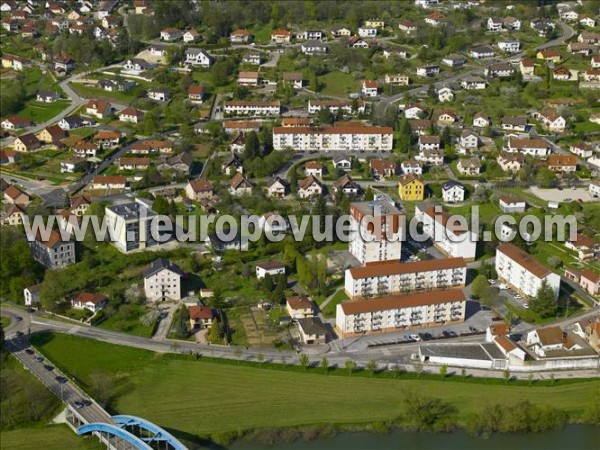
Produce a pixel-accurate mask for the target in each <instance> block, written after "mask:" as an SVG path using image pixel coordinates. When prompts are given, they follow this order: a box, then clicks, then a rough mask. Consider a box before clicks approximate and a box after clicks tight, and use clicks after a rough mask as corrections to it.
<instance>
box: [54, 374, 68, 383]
mask: <svg viewBox="0 0 600 450" xmlns="http://www.w3.org/2000/svg"><path fill="white" fill-rule="evenodd" d="M56 381H58V382H59V383H60V384H64V383H66V382H67V379H66V378H65V377H61V376H60V375H59V376H58V377H56Z"/></svg>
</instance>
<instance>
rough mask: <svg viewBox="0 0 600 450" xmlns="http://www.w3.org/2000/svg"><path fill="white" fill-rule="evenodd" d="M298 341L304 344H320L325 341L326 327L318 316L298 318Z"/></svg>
mask: <svg viewBox="0 0 600 450" xmlns="http://www.w3.org/2000/svg"><path fill="white" fill-rule="evenodd" d="M298 333H299V335H300V341H301V342H302V343H303V344H306V345H321V344H326V343H327V328H325V324H323V322H322V321H321V319H320V318H319V317H306V318H303V319H298Z"/></svg>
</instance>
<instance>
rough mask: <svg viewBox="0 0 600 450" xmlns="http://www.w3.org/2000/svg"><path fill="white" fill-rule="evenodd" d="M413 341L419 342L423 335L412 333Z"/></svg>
mask: <svg viewBox="0 0 600 450" xmlns="http://www.w3.org/2000/svg"><path fill="white" fill-rule="evenodd" d="M409 337H410V338H411V339H412V340H413V341H417V342H419V341H420V340H421V336H419V335H418V334H411V335H410V336H409Z"/></svg>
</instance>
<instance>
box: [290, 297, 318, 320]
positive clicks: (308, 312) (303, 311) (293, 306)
mask: <svg viewBox="0 0 600 450" xmlns="http://www.w3.org/2000/svg"><path fill="white" fill-rule="evenodd" d="M285 310H286V312H287V313H288V314H289V316H290V317H291V318H292V319H304V318H305V317H314V315H315V311H314V304H313V302H312V301H311V300H310V299H309V298H308V297H299V296H294V297H286V298H285Z"/></svg>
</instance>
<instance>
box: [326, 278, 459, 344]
mask: <svg viewBox="0 0 600 450" xmlns="http://www.w3.org/2000/svg"><path fill="white" fill-rule="evenodd" d="M466 305H467V302H466V299H465V295H464V293H463V291H462V289H450V290H446V291H442V292H422V293H417V294H409V295H394V296H387V297H380V298H374V299H368V300H355V301H351V302H343V303H340V304H338V305H337V309H336V315H335V325H336V328H337V331H338V333H339V334H340V335H341V336H342V337H349V336H353V335H357V334H363V333H377V332H379V333H386V332H392V331H397V330H402V329H407V328H411V327H420V328H422V327H427V326H439V325H442V324H447V323H455V322H462V321H464V320H465V313H466Z"/></svg>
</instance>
